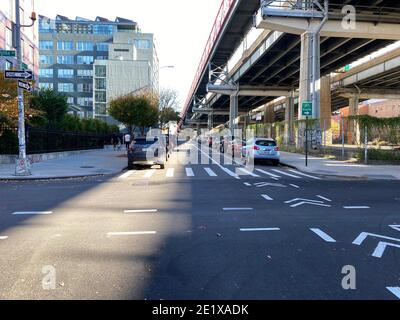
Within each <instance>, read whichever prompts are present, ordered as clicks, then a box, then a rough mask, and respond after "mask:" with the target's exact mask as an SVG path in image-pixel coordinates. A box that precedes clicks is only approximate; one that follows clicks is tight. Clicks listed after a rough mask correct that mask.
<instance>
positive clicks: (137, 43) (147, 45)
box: [135, 39, 150, 49]
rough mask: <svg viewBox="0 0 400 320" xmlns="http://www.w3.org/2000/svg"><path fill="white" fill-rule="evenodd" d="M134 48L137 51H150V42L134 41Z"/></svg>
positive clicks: (143, 40)
mask: <svg viewBox="0 0 400 320" xmlns="http://www.w3.org/2000/svg"><path fill="white" fill-rule="evenodd" d="M135 46H136V48H138V49H150V40H146V39H136V40H135Z"/></svg>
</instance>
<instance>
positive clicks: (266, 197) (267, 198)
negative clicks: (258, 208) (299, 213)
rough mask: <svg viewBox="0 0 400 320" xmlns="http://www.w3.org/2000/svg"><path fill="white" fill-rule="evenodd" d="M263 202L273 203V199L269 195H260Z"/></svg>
mask: <svg viewBox="0 0 400 320" xmlns="http://www.w3.org/2000/svg"><path fill="white" fill-rule="evenodd" d="M261 196H262V197H263V198H264V199H265V200H267V201H273V200H274V199H272V198H271V197H270V196H269V195H267V194H262V195H261Z"/></svg>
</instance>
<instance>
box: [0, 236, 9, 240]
mask: <svg viewBox="0 0 400 320" xmlns="http://www.w3.org/2000/svg"><path fill="white" fill-rule="evenodd" d="M7 239H8V237H7V236H1V237H0V240H7Z"/></svg>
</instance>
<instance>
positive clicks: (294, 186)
mask: <svg viewBox="0 0 400 320" xmlns="http://www.w3.org/2000/svg"><path fill="white" fill-rule="evenodd" d="M290 186H292V187H293V188H296V189H300V187H299V186H298V185H296V184H292V183H291V184H290Z"/></svg>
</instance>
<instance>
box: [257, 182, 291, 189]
mask: <svg viewBox="0 0 400 320" xmlns="http://www.w3.org/2000/svg"><path fill="white" fill-rule="evenodd" d="M255 185H256V186H257V188H262V187H277V188H286V186H285V185H283V184H280V183H269V182H259V183H256V184H255Z"/></svg>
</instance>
